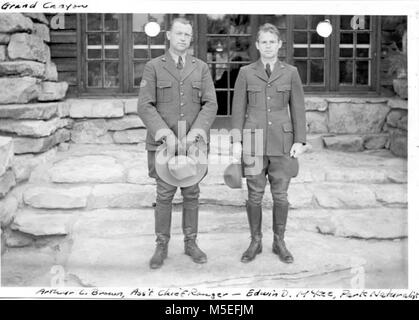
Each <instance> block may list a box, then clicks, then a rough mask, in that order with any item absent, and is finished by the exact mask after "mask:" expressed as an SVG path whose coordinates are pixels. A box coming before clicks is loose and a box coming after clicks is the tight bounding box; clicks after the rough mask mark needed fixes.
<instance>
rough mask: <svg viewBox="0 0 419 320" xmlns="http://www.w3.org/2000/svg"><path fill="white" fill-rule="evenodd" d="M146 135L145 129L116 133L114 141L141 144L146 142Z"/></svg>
mask: <svg viewBox="0 0 419 320" xmlns="http://www.w3.org/2000/svg"><path fill="white" fill-rule="evenodd" d="M146 134H147V131H146V130H145V129H132V130H124V131H115V132H114V134H113V140H114V142H115V143H140V142H145V139H146Z"/></svg>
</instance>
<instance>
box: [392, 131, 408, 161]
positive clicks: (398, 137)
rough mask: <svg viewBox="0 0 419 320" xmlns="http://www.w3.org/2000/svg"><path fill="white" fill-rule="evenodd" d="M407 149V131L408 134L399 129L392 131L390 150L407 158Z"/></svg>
mask: <svg viewBox="0 0 419 320" xmlns="http://www.w3.org/2000/svg"><path fill="white" fill-rule="evenodd" d="M407 150H408V140H407V132H406V134H402V133H400V132H399V131H392V132H390V151H391V152H392V153H393V154H394V155H396V156H398V157H403V158H407Z"/></svg>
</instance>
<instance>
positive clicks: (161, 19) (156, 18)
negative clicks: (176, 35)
mask: <svg viewBox="0 0 419 320" xmlns="http://www.w3.org/2000/svg"><path fill="white" fill-rule="evenodd" d="M187 16H189V15H187ZM186 18H187V19H188V17H186ZM151 20H153V21H156V22H157V23H158V24H159V25H160V28H161V30H166V29H165V23H164V14H158V13H153V14H150V18H149V21H151ZM189 20H191V19H189Z"/></svg>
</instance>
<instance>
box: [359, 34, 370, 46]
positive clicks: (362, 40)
mask: <svg viewBox="0 0 419 320" xmlns="http://www.w3.org/2000/svg"><path fill="white" fill-rule="evenodd" d="M356 40H357V43H358V44H369V43H370V34H369V33H366V32H363V33H358V34H357V35H356Z"/></svg>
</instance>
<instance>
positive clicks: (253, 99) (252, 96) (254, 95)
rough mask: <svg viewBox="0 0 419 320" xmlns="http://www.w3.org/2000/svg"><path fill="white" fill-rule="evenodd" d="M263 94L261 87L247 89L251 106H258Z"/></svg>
mask: <svg viewBox="0 0 419 320" xmlns="http://www.w3.org/2000/svg"><path fill="white" fill-rule="evenodd" d="M261 92H262V87H261V86H254V85H250V86H248V87H247V101H248V102H249V106H256V105H257V104H258V101H260V95H261Z"/></svg>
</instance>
